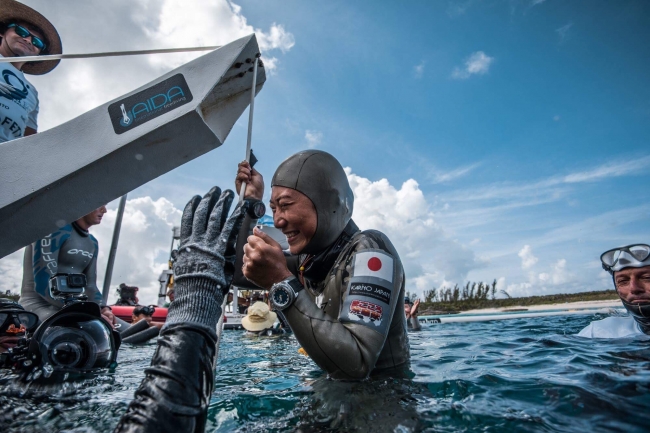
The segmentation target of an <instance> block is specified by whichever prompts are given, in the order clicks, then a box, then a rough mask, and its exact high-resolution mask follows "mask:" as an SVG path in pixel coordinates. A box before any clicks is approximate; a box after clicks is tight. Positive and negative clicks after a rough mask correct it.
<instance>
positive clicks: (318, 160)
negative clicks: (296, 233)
mask: <svg viewBox="0 0 650 433" xmlns="http://www.w3.org/2000/svg"><path fill="white" fill-rule="evenodd" d="M271 186H272V187H273V186H283V187H286V188H291V189H295V190H296V191H298V192H300V193H302V194H304V195H306V196H307V197H308V198H309V199H310V200H311V202H312V203H313V204H314V207H315V208H316V213H317V215H318V223H317V226H316V232H315V233H314V236H313V237H312V238H311V240H310V241H309V243H308V244H307V245H306V246H305V248H303V250H302V251H301V253H305V254H315V253H319V252H321V251H322V250H323V249H324V248H327V247H328V246H330V245H331V244H332V243H333V242H334V241H335V240H336V239H337V238H338V236H339V235H340V234H341V232H342V231H343V230H344V229H345V226H346V225H347V224H348V221H350V218H351V217H352V210H353V206H354V195H353V193H352V189H351V188H350V184H349V183H348V178H347V176H346V174H345V171H344V170H343V167H342V166H341V164H340V163H339V162H338V160H337V159H336V158H334V157H333V156H332V155H330V154H329V153H327V152H323V151H321V150H305V151H302V152H298V153H296V154H295V155H293V156H290V157H289V158H287V159H286V160H284V162H282V164H280V166H279V167H278V169H277V170H276V171H275V174H274V175H273V179H272V180H271Z"/></svg>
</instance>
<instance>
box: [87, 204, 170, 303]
mask: <svg viewBox="0 0 650 433" xmlns="http://www.w3.org/2000/svg"><path fill="white" fill-rule="evenodd" d="M181 213H182V211H181V210H179V209H176V208H175V207H174V205H173V204H172V203H171V202H170V201H169V200H167V199H166V198H164V197H162V198H159V199H158V200H155V201H154V200H152V199H151V197H140V198H135V199H132V200H127V203H126V207H125V209H124V218H123V220H122V229H121V231H120V241H119V243H118V248H117V256H116V259H115V267H114V269H113V276H112V278H111V292H110V296H109V298H108V299H109V302H110V303H113V301H115V299H116V294H115V288H116V287H117V286H119V284H120V283H126V284H128V285H133V286H138V287H139V288H140V291H139V292H138V294H139V295H138V296H139V298H140V303H142V304H153V303H156V302H157V300H158V299H157V295H158V289H159V287H160V285H159V284H158V281H157V280H158V275H159V274H160V272H161V271H162V270H163V269H166V268H167V260H168V259H169V247H170V245H171V239H172V227H173V226H174V225H179V224H180V219H181ZM116 215H117V210H116V209H111V210H109V211H108V213H107V214H106V215H105V216H104V219H103V221H102V223H101V224H100V225H99V226H95V227H92V228H91V232H92V233H93V235H94V236H95V237H96V238H97V240H98V242H99V247H100V254H99V258H98V285H99V286H100V290H101V286H102V284H103V281H104V275H105V270H106V263H107V260H108V252H109V250H110V243H111V239H112V236H113V227H114V225H115V217H116Z"/></svg>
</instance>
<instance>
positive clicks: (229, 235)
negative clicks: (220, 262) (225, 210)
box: [219, 200, 249, 264]
mask: <svg viewBox="0 0 650 433" xmlns="http://www.w3.org/2000/svg"><path fill="white" fill-rule="evenodd" d="M248 206H249V203H248V201H246V200H244V201H243V203H241V204H240V205H237V207H236V208H235V211H234V212H233V213H232V215H230V218H228V221H226V224H225V226H224V228H223V230H222V231H221V236H219V245H221V248H223V255H224V258H225V257H231V256H232V258H233V259H232V260H233V264H234V260H235V259H234V257H235V256H236V255H237V251H236V247H237V235H239V229H241V225H242V223H243V222H244V217H245V216H246V211H247V210H248Z"/></svg>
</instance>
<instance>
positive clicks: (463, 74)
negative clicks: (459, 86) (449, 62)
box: [451, 51, 494, 80]
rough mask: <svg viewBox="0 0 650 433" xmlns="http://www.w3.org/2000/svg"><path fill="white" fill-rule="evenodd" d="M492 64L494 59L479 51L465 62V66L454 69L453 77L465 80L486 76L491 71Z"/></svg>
mask: <svg viewBox="0 0 650 433" xmlns="http://www.w3.org/2000/svg"><path fill="white" fill-rule="evenodd" d="M492 62H494V57H490V56H488V55H487V54H485V53H484V52H483V51H477V52H475V53H472V54H471V55H470V56H469V57H468V58H467V60H465V66H463V67H456V68H454V70H453V71H452V73H451V77H452V78H455V79H458V80H465V79H467V78H469V77H471V76H472V75H485V74H487V73H488V71H489V70H490V65H491V64H492Z"/></svg>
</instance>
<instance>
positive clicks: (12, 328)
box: [0, 311, 38, 334]
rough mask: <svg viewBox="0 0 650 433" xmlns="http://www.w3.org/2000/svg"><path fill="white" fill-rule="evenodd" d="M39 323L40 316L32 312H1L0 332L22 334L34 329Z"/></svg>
mask: <svg viewBox="0 0 650 433" xmlns="http://www.w3.org/2000/svg"><path fill="white" fill-rule="evenodd" d="M36 325H38V316H37V315H36V314H34V313H30V312H27V311H25V312H20V313H16V312H8V313H0V332H4V333H7V334H20V333H22V332H25V331H32V330H33V329H34V328H35V327H36Z"/></svg>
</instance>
